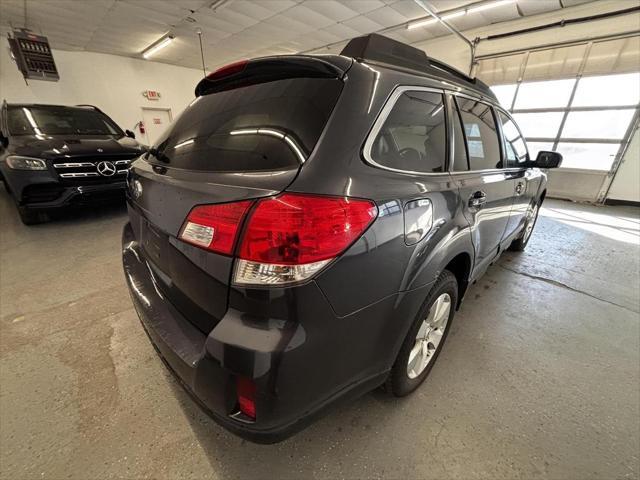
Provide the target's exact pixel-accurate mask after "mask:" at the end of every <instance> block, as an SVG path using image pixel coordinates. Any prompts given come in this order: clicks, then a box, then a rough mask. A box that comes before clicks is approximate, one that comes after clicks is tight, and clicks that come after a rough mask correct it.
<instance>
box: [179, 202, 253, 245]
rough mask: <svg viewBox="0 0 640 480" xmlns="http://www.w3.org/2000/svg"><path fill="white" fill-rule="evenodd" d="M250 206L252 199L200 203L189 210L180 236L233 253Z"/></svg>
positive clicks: (198, 243)
mask: <svg viewBox="0 0 640 480" xmlns="http://www.w3.org/2000/svg"><path fill="white" fill-rule="evenodd" d="M250 206H251V201H249V200H245V201H242V202H234V203H223V204H218V205H200V206H197V207H195V208H194V209H193V210H191V212H189V216H187V220H186V221H185V223H184V225H183V226H182V229H181V230H180V235H179V238H180V239H182V240H184V241H185V242H188V243H191V244H193V245H197V246H198V247H202V248H206V249H208V250H211V251H213V252H218V253H223V254H225V255H231V254H232V253H233V247H234V245H235V241H236V237H237V234H238V229H239V228H240V225H241V223H242V219H243V217H244V214H245V212H246V211H247V209H248V208H249V207H250Z"/></svg>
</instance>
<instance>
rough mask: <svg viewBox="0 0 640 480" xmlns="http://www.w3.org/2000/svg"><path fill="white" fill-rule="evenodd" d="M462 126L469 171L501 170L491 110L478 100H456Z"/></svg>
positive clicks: (494, 123)
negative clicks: (467, 153)
mask: <svg viewBox="0 0 640 480" xmlns="http://www.w3.org/2000/svg"><path fill="white" fill-rule="evenodd" d="M456 102H457V104H458V108H459V110H460V116H461V118H462V123H463V126H464V133H465V137H466V140H467V150H468V152H469V165H470V167H471V170H487V169H494V168H502V159H501V158H500V144H499V140H498V131H497V129H496V122H495V120H494V118H493V110H492V108H491V107H490V106H489V105H487V104H486V103H482V102H480V101H478V100H472V99H468V98H463V97H458V98H456Z"/></svg>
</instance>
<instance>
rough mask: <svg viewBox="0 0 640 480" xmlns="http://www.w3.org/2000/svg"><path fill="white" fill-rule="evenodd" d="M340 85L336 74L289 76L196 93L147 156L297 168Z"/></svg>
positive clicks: (237, 167) (197, 165) (223, 168)
mask: <svg viewBox="0 0 640 480" xmlns="http://www.w3.org/2000/svg"><path fill="white" fill-rule="evenodd" d="M342 86H343V84H342V81H341V80H338V79H328V78H290V79H284V80H277V81H272V82H267V83H259V84H256V85H249V86H244V87H240V88H236V89H234V90H227V91H223V92H218V93H212V94H209V95H204V96H201V97H198V98H197V99H196V100H195V101H193V102H192V103H191V105H190V106H189V107H188V108H187V109H186V110H185V111H184V112H183V113H182V115H181V116H180V117H179V118H178V119H177V120H176V121H175V122H174V123H173V125H172V126H171V128H170V129H169V130H168V131H166V132H165V134H164V135H163V136H162V137H161V138H160V139H159V140H158V142H157V144H156V147H155V148H153V149H152V150H151V151H150V153H149V160H150V161H155V159H157V160H159V161H160V162H164V163H167V164H170V165H171V166H173V167H176V168H184V169H187V170H200V171H210V172H245V171H260V170H276V169H288V168H297V167H298V165H300V163H302V162H303V161H304V160H305V159H306V157H307V156H308V155H309V154H310V153H311V151H312V150H313V148H314V146H315V144H316V142H317V141H318V138H320V134H321V133H322V131H323V130H324V127H325V124H326V123H327V120H328V118H329V115H330V114H331V112H332V110H333V107H334V106H335V104H336V102H337V101H338V97H339V96H340V92H341V91H342ZM154 156H155V159H154V158H153V157H154Z"/></svg>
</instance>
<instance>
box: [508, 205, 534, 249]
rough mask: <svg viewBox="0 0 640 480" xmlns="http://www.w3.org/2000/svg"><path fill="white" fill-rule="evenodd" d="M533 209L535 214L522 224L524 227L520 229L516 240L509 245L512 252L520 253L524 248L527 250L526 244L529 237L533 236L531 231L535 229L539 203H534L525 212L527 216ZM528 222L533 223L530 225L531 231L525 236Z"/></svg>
mask: <svg viewBox="0 0 640 480" xmlns="http://www.w3.org/2000/svg"><path fill="white" fill-rule="evenodd" d="M534 208H535V214H534V215H533V217H532V218H530V219H527V220H526V221H525V223H524V227H523V229H522V233H521V234H520V236H519V237H518V238H516V239H515V240H514V241H513V242H511V245H509V250H511V251H512V252H522V251H524V249H525V248H527V244H528V243H529V240H531V236H532V235H533V230H534V229H535V227H536V222H537V221H538V212H539V211H540V203H534V204H532V205H531V206H530V207H529V210H527V215H529V214H530V213H531V210H532V209H534ZM529 222H533V223H532V224H531V231H529V233H528V234H527V228H528V227H529Z"/></svg>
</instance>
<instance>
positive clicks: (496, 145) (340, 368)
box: [122, 35, 561, 442]
mask: <svg viewBox="0 0 640 480" xmlns="http://www.w3.org/2000/svg"><path fill="white" fill-rule="evenodd" d="M560 161H561V157H560V156H559V154H557V153H555V152H540V154H539V155H538V156H537V159H536V160H532V159H531V158H530V157H529V153H528V151H527V146H526V143H525V141H524V139H523V137H522V135H521V133H520V131H519V129H518V127H517V126H516V124H515V123H514V121H513V119H512V118H511V116H510V115H509V113H508V112H507V111H506V110H504V109H503V108H502V107H500V105H499V104H498V102H497V101H496V98H495V96H494V95H493V94H492V92H491V91H490V90H489V88H487V86H486V85H484V84H483V83H481V82H480V81H478V80H473V79H471V78H468V77H466V76H465V75H463V74H461V73H459V72H457V71H455V70H453V69H452V68H451V67H448V66H446V65H443V64H441V63H439V62H436V61H434V60H432V59H430V58H428V57H427V56H426V55H425V54H424V52H422V51H420V50H417V49H414V48H413V47H410V46H408V45H404V44H402V43H398V42H395V41H393V40H389V39H386V38H384V37H380V36H377V35H370V36H366V37H362V38H357V39H354V40H352V41H351V42H350V43H349V44H348V45H347V46H346V47H345V49H344V50H343V51H342V53H341V55H322V56H308V55H292V56H277V57H267V58H259V59H255V60H251V61H245V62H239V63H236V64H232V65H229V66H227V67H225V68H223V69H220V70H218V71H216V72H214V73H213V74H211V75H209V76H208V77H207V78H205V79H203V80H202V81H201V82H200V83H199V84H198V86H197V87H196V99H195V100H194V101H193V102H192V103H191V104H190V105H189V106H188V107H187V109H186V110H185V112H184V113H183V114H182V115H181V116H180V118H179V119H178V120H177V121H176V122H175V123H174V125H173V127H172V128H171V129H170V130H169V131H168V132H167V133H166V134H165V135H164V136H163V138H161V139H160V140H159V142H158V143H157V144H156V145H155V146H154V147H153V148H152V149H151V150H150V151H149V153H147V154H145V155H143V156H142V157H140V158H139V159H137V160H136V161H135V162H134V163H133V164H132V167H131V170H130V172H129V175H128V185H129V189H128V208H129V223H128V224H127V225H126V226H125V228H124V232H123V238H122V246H123V262H124V271H125V277H126V280H127V282H128V285H129V288H130V292H131V296H132V299H133V303H134V305H135V307H136V309H137V311H138V314H139V316H140V318H141V320H142V324H143V326H144V328H145V330H146V332H147V334H148V335H149V337H150V338H151V341H152V342H153V344H154V346H155V347H156V349H157V350H158V352H159V353H160V355H161V356H162V358H163V359H164V360H165V361H166V363H167V365H168V366H169V367H170V368H171V369H172V370H173V371H174V373H175V374H176V375H177V377H178V378H179V379H180V380H181V381H182V383H183V384H184V386H185V388H186V389H187V390H188V391H189V392H191V393H192V394H193V396H194V398H195V399H196V400H197V401H198V402H199V403H200V404H201V405H202V406H203V407H204V408H205V409H206V410H207V411H208V412H209V413H210V415H212V416H213V418H214V419H215V420H216V421H218V422H219V423H220V424H222V425H223V426H225V427H226V428H228V429H229V430H231V431H233V432H235V433H237V434H238V435H241V436H243V437H245V438H248V439H251V440H254V441H258V442H273V441H277V440H279V439H282V438H284V437H286V436H287V435H290V434H291V433H293V432H295V431H296V430H298V429H300V428H301V427H302V426H303V425H304V424H305V423H306V422H308V421H309V420H310V419H311V418H313V417H315V416H317V415H318V414H319V413H321V412H322V411H323V410H324V409H325V407H327V406H328V405H330V404H332V403H334V402H335V401H337V400H338V399H345V398H353V397H354V396H356V395H360V394H362V393H364V392H367V391H369V390H371V389H373V388H376V387H378V386H380V385H385V386H386V388H387V389H388V391H390V392H391V393H392V394H394V395H397V396H402V395H406V394H408V393H410V392H411V391H413V390H414V389H415V388H417V387H418V386H419V385H420V384H421V383H422V381H423V380H424V379H425V377H426V376H427V375H428V374H429V372H430V370H431V368H432V367H433V365H434V362H435V360H436V358H437V357H438V354H439V353H440V350H441V349H442V346H443V343H444V340H445V339H446V336H447V333H448V331H449V330H450V328H451V322H452V319H453V316H454V312H455V311H456V309H458V308H459V306H460V302H461V300H462V298H463V296H464V294H465V292H466V290H467V288H468V286H469V285H470V284H471V283H472V282H474V281H475V280H476V279H477V278H478V277H479V276H480V275H482V273H483V272H484V271H485V270H486V269H487V267H488V266H489V265H490V264H491V263H492V262H494V261H495V260H496V259H497V258H498V256H499V255H500V254H501V253H502V252H503V251H504V250H505V249H507V248H509V247H511V248H512V249H515V250H522V249H523V248H524V247H525V246H526V244H527V242H528V241H529V238H530V236H531V232H532V229H533V227H534V225H535V222H536V218H537V214H538V208H539V206H540V205H541V203H542V201H543V200H544V197H545V194H546V175H545V173H544V172H543V171H542V170H541V169H540V168H550V167H557V166H558V165H559V163H560Z"/></svg>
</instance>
